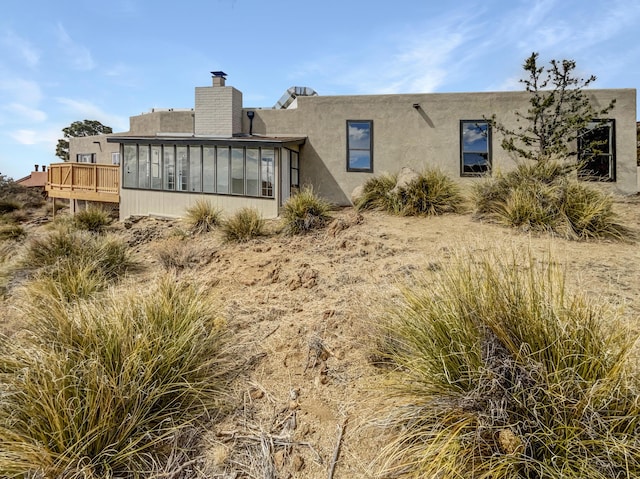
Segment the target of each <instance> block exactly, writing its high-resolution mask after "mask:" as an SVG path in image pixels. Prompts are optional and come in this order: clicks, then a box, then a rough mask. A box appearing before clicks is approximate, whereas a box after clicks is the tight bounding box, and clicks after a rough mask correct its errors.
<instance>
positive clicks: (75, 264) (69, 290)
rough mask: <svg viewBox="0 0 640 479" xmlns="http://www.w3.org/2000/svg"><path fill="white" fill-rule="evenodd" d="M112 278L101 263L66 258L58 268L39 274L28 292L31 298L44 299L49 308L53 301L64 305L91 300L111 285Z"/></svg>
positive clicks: (44, 304)
mask: <svg viewBox="0 0 640 479" xmlns="http://www.w3.org/2000/svg"><path fill="white" fill-rule="evenodd" d="M109 279H110V278H109V277H108V276H107V274H106V273H105V271H103V269H102V265H101V264H100V262H99V261H93V260H89V259H87V258H79V259H78V258H66V259H63V260H60V261H58V263H56V265H55V268H48V269H43V270H41V271H39V272H38V273H36V275H35V277H34V278H33V279H32V280H31V281H30V283H29V284H28V288H27V294H29V295H30V296H31V301H33V300H34V299H33V298H34V296H37V297H44V298H46V301H45V302H43V303H42V304H41V306H42V307H44V308H50V307H51V305H50V304H47V302H48V301H50V299H51V298H54V299H55V300H56V301H60V302H62V303H65V304H66V303H74V302H76V301H78V300H80V299H91V298H93V297H94V296H95V295H96V294H97V293H99V292H101V291H104V290H105V289H106V288H107V286H108V285H109Z"/></svg>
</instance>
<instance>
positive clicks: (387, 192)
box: [355, 173, 398, 212]
mask: <svg viewBox="0 0 640 479" xmlns="http://www.w3.org/2000/svg"><path fill="white" fill-rule="evenodd" d="M397 182H398V175H396V174H390V173H382V174H381V175H379V176H374V177H372V178H369V179H368V180H367V181H365V183H364V185H362V194H361V195H360V197H359V198H358V199H357V200H356V203H355V207H356V209H357V210H359V211H361V210H377V211H386V212H393V211H394V210H395V208H396V203H395V202H394V199H393V198H392V195H391V190H393V188H395V186H396V183H397Z"/></svg>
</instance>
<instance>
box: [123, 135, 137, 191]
mask: <svg viewBox="0 0 640 479" xmlns="http://www.w3.org/2000/svg"><path fill="white" fill-rule="evenodd" d="M137 150H138V147H137V146H136V145H124V168H123V175H124V181H123V182H122V186H124V187H128V188H137V187H138V151H137Z"/></svg>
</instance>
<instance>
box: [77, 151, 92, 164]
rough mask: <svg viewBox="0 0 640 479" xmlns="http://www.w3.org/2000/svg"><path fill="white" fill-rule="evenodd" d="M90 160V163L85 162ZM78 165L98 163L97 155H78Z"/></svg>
mask: <svg viewBox="0 0 640 479" xmlns="http://www.w3.org/2000/svg"><path fill="white" fill-rule="evenodd" d="M85 160H89V161H85ZM76 163H90V164H93V163H96V154H95V153H78V154H77V155H76Z"/></svg>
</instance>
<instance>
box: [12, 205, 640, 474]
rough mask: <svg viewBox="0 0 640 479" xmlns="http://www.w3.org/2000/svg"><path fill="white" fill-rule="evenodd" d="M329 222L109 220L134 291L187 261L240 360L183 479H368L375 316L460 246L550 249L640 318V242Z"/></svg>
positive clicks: (625, 212)
mask: <svg viewBox="0 0 640 479" xmlns="http://www.w3.org/2000/svg"><path fill="white" fill-rule="evenodd" d="M615 208H616V211H617V212H618V214H619V215H620V217H621V220H622V222H623V223H624V224H626V225H627V226H629V227H631V228H632V229H633V230H634V231H635V232H640V228H639V225H640V197H637V196H636V197H629V198H618V199H617V200H616V203H615ZM333 216H334V221H333V223H332V224H331V225H330V226H329V227H328V228H326V229H324V230H322V231H319V232H316V233H313V234H309V235H303V236H295V237H286V236H281V235H276V234H274V235H270V236H268V237H264V238H261V239H258V240H254V241H251V242H249V243H245V244H230V243H225V242H224V241H223V240H222V237H221V235H219V234H218V233H216V232H214V233H210V234H205V235H201V236H195V237H189V238H188V239H187V240H179V239H177V238H179V236H180V235H176V232H177V231H180V230H186V226H185V225H184V224H183V223H181V222H180V221H179V220H164V219H154V218H143V219H138V221H135V222H120V223H117V224H115V225H114V226H113V230H114V233H115V234H117V235H121V236H122V237H123V238H125V239H126V240H127V241H128V242H129V244H130V245H131V247H132V249H133V250H134V253H135V257H136V258H137V259H138V260H139V261H141V262H142V263H143V265H144V267H143V269H142V270H141V271H140V272H138V273H135V277H134V278H131V279H132V281H128V282H127V283H126V284H128V285H129V286H127V287H135V288H139V289H140V290H141V291H144V290H145V283H146V282H147V281H148V280H149V279H150V278H151V277H155V276H157V275H158V274H159V273H160V272H162V271H163V270H164V267H163V265H162V262H161V261H160V256H159V253H160V252H169V253H170V256H171V257H172V258H174V259H175V260H177V261H178V262H179V263H182V264H183V266H184V267H183V268H182V269H181V270H180V272H179V274H180V275H182V276H183V277H185V278H187V279H189V280H191V281H194V282H197V283H198V284H203V285H205V286H206V287H207V288H209V289H210V291H211V294H212V295H215V296H216V297H217V298H219V301H220V313H221V315H223V316H224V317H225V318H226V319H227V321H228V324H229V326H230V328H231V329H232V331H233V333H234V334H235V337H236V338H237V344H239V345H240V350H241V351H242V353H243V356H244V358H243V359H244V361H245V364H246V371H245V373H244V374H241V375H240V376H238V377H237V379H236V380H235V393H236V399H237V401H236V407H235V409H234V410H233V411H231V412H230V414H229V415H228V416H227V417H225V418H223V419H222V420H221V421H219V422H216V423H215V424H213V425H212V427H211V431H210V433H209V434H207V435H206V437H203V438H202V440H203V443H204V444H205V457H204V459H202V460H200V461H196V462H194V464H193V465H192V467H191V468H190V469H189V471H190V472H189V473H188V474H187V472H185V476H184V477H212V478H213V477H215V478H229V479H230V478H240V477H273V478H289V477H291V478H301V479H304V478H314V479H315V478H318V479H319V478H326V477H328V475H329V471H330V469H331V468H332V463H333V466H334V467H335V470H334V474H333V477H335V478H368V477H373V475H372V472H371V471H372V469H371V463H372V461H373V460H374V459H375V457H376V454H377V453H378V452H379V451H380V449H381V447H382V446H383V445H384V444H385V442H386V440H385V434H388V432H387V431H385V430H384V428H383V427H382V426H383V425H381V424H372V423H371V421H370V419H371V417H372V415H371V412H370V411H371V409H372V408H373V407H375V394H376V392H375V389H374V388H373V387H372V385H373V383H374V379H375V377H376V370H375V368H373V367H372V366H371V364H370V361H369V357H370V354H371V347H372V337H371V334H370V333H371V329H372V321H373V322H374V323H375V320H376V317H378V316H379V315H380V314H382V311H383V308H384V305H385V304H389V303H390V302H391V301H393V298H394V296H395V295H396V294H397V293H396V292H397V287H398V285H399V284H402V282H406V281H410V278H411V274H412V273H414V272H417V271H420V270H423V269H428V270H435V269H441V268H447V265H448V262H449V261H450V259H451V257H452V255H453V253H454V252H456V251H458V250H464V251H467V252H468V253H469V254H470V255H471V256H470V257H473V255H474V254H475V253H481V252H486V251H489V250H498V251H505V253H509V252H514V251H515V252H518V254H521V255H522V258H523V260H524V259H526V257H527V251H528V250H530V251H531V252H532V254H533V256H534V257H535V258H536V259H538V260H540V261H547V260H548V258H549V254H551V256H552V258H553V259H554V260H555V261H558V262H560V263H561V264H563V265H564V267H565V268H566V273H567V277H568V281H569V283H570V286H571V287H573V288H577V289H579V290H582V291H584V292H585V293H587V294H588V295H589V296H591V297H594V298H599V299H600V300H602V301H604V302H607V303H609V304H610V305H612V306H613V307H615V308H620V311H621V312H622V314H624V315H625V317H627V318H628V319H629V321H632V322H633V324H634V325H637V324H638V323H637V321H638V317H639V316H640V253H639V250H638V244H637V242H629V243H620V242H613V241H591V242H574V241H567V240H563V239H556V238H551V237H549V236H546V235H531V234H527V233H526V232H517V231H513V230H510V229H506V228H502V227H500V226H496V225H492V224H486V223H481V222H477V221H474V220H473V219H472V218H471V217H470V216H469V215H448V216H442V217H434V218H407V217H394V216H388V215H386V214H382V213H365V214H363V215H357V214H356V213H354V211H353V210H351V209H344V210H341V211H337V212H334V213H333ZM37 223H38V222H34V223H33V224H31V225H30V226H28V230H29V231H28V232H29V234H31V235H37V234H39V231H41V230H42V228H43V226H42V225H39V224H37ZM271 227H272V228H273V229H276V228H277V222H273V223H272V224H271ZM181 248H182V249H181ZM186 253H190V256H189V255H187V254H186ZM187 256H189V258H187ZM185 258H187V259H185ZM17 287H18V286H17V285H16V284H11V285H10V287H9V289H8V291H7V294H6V297H5V298H4V299H3V304H2V308H1V313H0V321H2V323H1V324H0V327H2V328H3V329H4V330H5V331H9V332H11V331H15V330H16V329H19V312H18V311H16V310H15V309H13V307H14V306H18V305H17V304H16V302H15V301H16V300H15V297H14V294H13V293H14V292H15V290H16V288H17ZM639 327H640V325H639ZM338 443H339V445H340V448H339V449H338V448H337V447H336V446H337V444H338Z"/></svg>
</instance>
